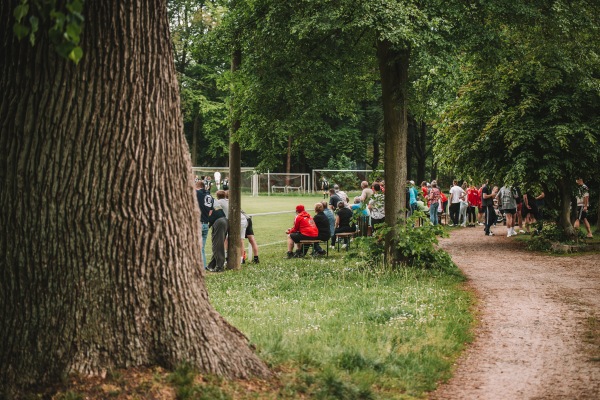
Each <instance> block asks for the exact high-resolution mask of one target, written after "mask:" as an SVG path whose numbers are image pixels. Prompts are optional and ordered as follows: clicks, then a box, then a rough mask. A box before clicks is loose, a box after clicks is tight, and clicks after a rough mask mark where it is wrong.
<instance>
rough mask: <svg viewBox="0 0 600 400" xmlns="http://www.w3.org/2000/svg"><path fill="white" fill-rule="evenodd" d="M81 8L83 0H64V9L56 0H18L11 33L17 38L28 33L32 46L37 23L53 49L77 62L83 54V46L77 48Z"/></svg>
mask: <svg viewBox="0 0 600 400" xmlns="http://www.w3.org/2000/svg"><path fill="white" fill-rule="evenodd" d="M83 7H84V0H70V1H67V2H66V3H65V4H64V8H59V7H58V6H57V1H56V0H21V3H20V4H19V5H17V6H16V7H15V9H14V11H13V16H14V18H15V23H14V25H13V32H14V34H15V36H16V37H17V38H18V39H19V40H21V39H23V38H25V37H27V36H28V37H29V42H30V43H31V45H32V46H34V45H35V43H36V35H39V31H40V26H45V27H46V29H47V33H48V37H49V38H50V42H51V43H52V45H53V46H54V49H55V50H56V52H57V53H58V54H60V55H61V56H62V57H64V58H66V59H69V60H71V61H73V62H74V63H75V64H77V63H79V61H80V60H81V58H82V57H83V49H82V48H81V47H79V42H80V40H81V33H82V31H83V25H84V17H83V14H82V13H83ZM27 16H29V18H27Z"/></svg>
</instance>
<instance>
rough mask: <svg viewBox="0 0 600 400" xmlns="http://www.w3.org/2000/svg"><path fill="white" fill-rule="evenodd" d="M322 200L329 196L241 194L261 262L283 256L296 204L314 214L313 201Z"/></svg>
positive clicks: (246, 247) (246, 242)
mask: <svg viewBox="0 0 600 400" xmlns="http://www.w3.org/2000/svg"><path fill="white" fill-rule="evenodd" d="M358 194H360V192H358V191H357V192H356V193H354V192H348V196H352V197H353V196H356V195H358ZM323 200H326V201H329V198H326V199H324V198H323V194H322V193H318V194H313V195H304V196H301V195H287V196H286V195H271V196H258V197H252V196H250V195H242V210H244V211H245V212H246V213H247V214H250V215H252V226H253V229H254V236H255V237H256V241H257V242H258V246H259V256H260V259H261V263H262V262H263V260H268V259H270V258H271V257H276V258H277V257H279V258H281V257H285V255H286V251H287V248H286V242H287V235H286V234H285V231H286V230H287V229H288V228H291V227H292V225H293V224H294V217H295V212H294V210H295V209H296V206H297V205H298V204H302V205H304V207H305V208H306V211H308V213H310V214H311V215H314V214H315V212H314V206H315V203H317V202H319V201H323ZM210 236H211V232H210V231H209V233H208V241H207V244H206V250H205V251H206V258H207V262H210V256H209V254H212V250H211V243H212V242H211V239H210ZM244 247H245V249H246V251H248V249H249V244H248V241H247V240H246V241H245V245H244ZM330 254H331V253H330ZM332 256H333V255H332Z"/></svg>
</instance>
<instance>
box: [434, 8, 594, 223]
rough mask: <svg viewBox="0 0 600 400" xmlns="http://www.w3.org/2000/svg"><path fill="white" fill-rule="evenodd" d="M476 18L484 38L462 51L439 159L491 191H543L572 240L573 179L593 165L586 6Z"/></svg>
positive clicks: (589, 11) (486, 13) (486, 12)
mask: <svg viewBox="0 0 600 400" xmlns="http://www.w3.org/2000/svg"><path fill="white" fill-rule="evenodd" d="M482 15H483V20H484V23H483V25H482V26H481V27H480V28H483V29H485V35H483V34H482V35H474V36H472V39H471V40H472V41H471V42H470V43H468V45H469V47H467V49H468V50H465V51H463V53H462V54H463V58H462V63H463V65H464V68H463V79H464V81H463V84H462V86H461V88H460V91H459V96H458V97H457V98H456V99H455V100H454V101H453V102H451V103H450V104H449V106H448V107H447V109H446V112H445V113H444V115H443V116H442V119H441V121H440V122H439V128H440V135H439V136H438V138H439V139H440V140H439V143H438V145H437V147H436V150H437V152H438V155H442V156H441V157H439V161H440V163H441V164H442V165H443V166H445V167H446V168H455V170H457V171H459V172H462V173H464V174H472V175H474V176H477V177H488V178H490V179H493V180H495V181H496V182H499V183H505V182H506V183H522V184H523V183H525V184H530V185H531V184H537V183H539V184H542V185H544V186H546V187H547V188H549V189H550V193H549V195H550V196H552V194H556V195H555V197H557V198H558V201H557V202H556V203H557V204H558V205H559V213H560V216H559V224H560V226H561V227H562V228H563V229H564V230H565V231H566V232H567V233H569V234H573V228H572V225H571V221H570V206H569V204H570V202H571V198H572V194H573V192H574V189H575V176H576V175H580V174H583V175H584V178H586V177H588V176H586V175H589V176H591V175H597V171H598V161H599V160H600V150H599V149H600V147H599V146H598V142H599V140H600V133H599V132H600V117H599V114H598V104H600V91H599V90H598V86H597V79H598V78H597V77H598V76H599V74H600V69H599V64H598V62H597V60H598V58H599V56H600V47H599V43H598V41H597V40H594V39H593V38H597V37H598V36H599V35H600V23H599V20H598V16H597V13H596V11H595V8H594V5H593V4H591V3H590V2H587V1H575V2H562V1H555V2H551V3H548V2H542V1H540V2H532V3H528V4H526V5H525V4H521V3H519V4H517V3H515V4H508V3H505V2H502V1H498V2H490V3H488V4H487V6H484V7H483V9H481V10H478V15H477V18H481V16H482ZM482 41H484V43H482ZM492 48H493V49H494V51H491V50H490V49H492ZM593 171H596V172H593Z"/></svg>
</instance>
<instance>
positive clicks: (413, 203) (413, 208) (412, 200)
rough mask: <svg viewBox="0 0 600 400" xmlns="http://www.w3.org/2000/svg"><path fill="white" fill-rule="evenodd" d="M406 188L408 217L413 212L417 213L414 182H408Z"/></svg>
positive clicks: (416, 193) (416, 194)
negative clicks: (408, 208)
mask: <svg viewBox="0 0 600 400" xmlns="http://www.w3.org/2000/svg"><path fill="white" fill-rule="evenodd" d="M408 184H409V187H408V205H409V207H410V212H409V213H408V216H409V217H410V216H411V215H412V214H413V213H414V212H415V211H417V196H418V192H417V188H416V187H415V181H410V182H409V183H408Z"/></svg>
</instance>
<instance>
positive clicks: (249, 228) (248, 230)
mask: <svg viewBox="0 0 600 400" xmlns="http://www.w3.org/2000/svg"><path fill="white" fill-rule="evenodd" d="M249 235H252V236H254V230H253V229H252V218H248V226H247V227H246V237H248V236H249Z"/></svg>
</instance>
